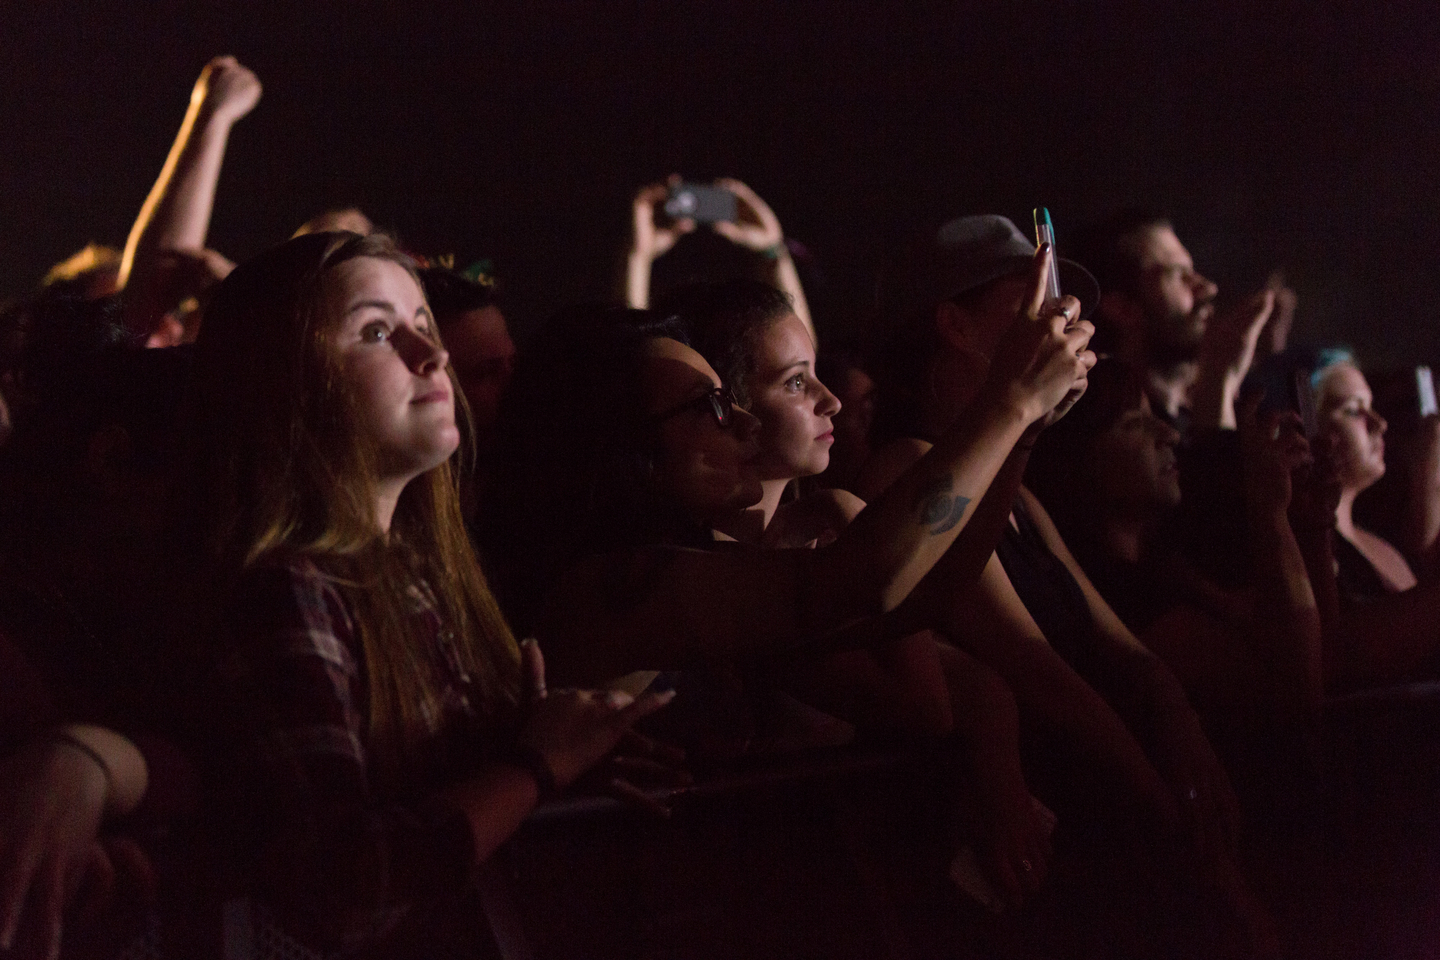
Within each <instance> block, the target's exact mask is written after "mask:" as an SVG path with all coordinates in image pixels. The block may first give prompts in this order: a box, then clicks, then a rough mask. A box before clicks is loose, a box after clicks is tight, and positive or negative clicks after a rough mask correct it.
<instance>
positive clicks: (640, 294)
mask: <svg viewBox="0 0 1440 960" xmlns="http://www.w3.org/2000/svg"><path fill="white" fill-rule="evenodd" d="M612 262H613V261H612ZM653 264H654V261H652V260H651V259H650V258H649V257H647V256H646V255H645V254H643V253H639V252H636V251H634V250H632V251H630V255H629V256H628V257H627V258H626V260H625V305H626V306H628V307H630V308H631V309H633V310H644V309H647V308H648V307H649V306H650V268H651V267H652V266H653Z"/></svg>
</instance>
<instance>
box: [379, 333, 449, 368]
mask: <svg viewBox="0 0 1440 960" xmlns="http://www.w3.org/2000/svg"><path fill="white" fill-rule="evenodd" d="M397 335H398V337H399V340H400V342H399V344H397V349H398V350H399V352H400V356H401V358H402V359H403V360H404V361H405V365H406V366H408V367H409V368H410V369H411V370H413V371H414V372H415V373H416V374H418V375H419V376H422V377H425V376H429V375H430V374H432V373H434V372H435V371H436V370H437V369H443V368H444V367H445V365H446V364H447V363H449V362H450V353H449V351H447V350H446V349H445V348H444V347H442V346H441V345H440V343H439V341H437V340H432V339H431V338H430V337H428V336H426V335H425V334H423V333H421V332H419V331H418V330H412V329H410V328H409V327H402V328H401V329H400V330H399V331H397V332H396V334H395V335H392V339H393V338H394V337H395V336H397Z"/></svg>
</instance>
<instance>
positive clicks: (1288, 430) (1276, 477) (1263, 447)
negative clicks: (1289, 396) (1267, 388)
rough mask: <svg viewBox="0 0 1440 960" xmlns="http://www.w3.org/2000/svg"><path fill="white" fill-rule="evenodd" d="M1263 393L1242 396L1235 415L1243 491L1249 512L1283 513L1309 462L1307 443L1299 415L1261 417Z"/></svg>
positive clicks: (1276, 414)
mask: <svg viewBox="0 0 1440 960" xmlns="http://www.w3.org/2000/svg"><path fill="white" fill-rule="evenodd" d="M1263 398H1264V394H1263V393H1261V392H1259V391H1257V392H1256V393H1255V394H1254V395H1253V396H1249V397H1245V398H1244V399H1243V400H1242V401H1241V404H1240V410H1239V414H1238V419H1239V423H1238V426H1239V430H1240V449H1241V453H1242V456H1243V459H1244V464H1245V492H1246V496H1247V497H1248V498H1249V500H1250V505H1251V509H1253V510H1256V511H1259V512H1262V513H1265V514H1266V515H1269V514H1277V513H1278V514H1282V515H1283V514H1284V513H1285V512H1286V510H1287V509H1288V508H1289V507H1290V501H1291V497H1292V496H1293V488H1294V484H1293V482H1292V477H1293V476H1294V474H1295V472H1296V471H1297V470H1300V469H1301V468H1302V467H1306V466H1308V465H1309V464H1310V463H1311V458H1310V444H1309V443H1308V442H1307V441H1306V440H1305V429H1304V426H1303V425H1302V424H1301V422H1300V415H1299V414H1298V413H1294V412H1286V413H1273V414H1271V415H1269V416H1264V417H1262V416H1261V415H1260V403H1261V400H1262V399H1263Z"/></svg>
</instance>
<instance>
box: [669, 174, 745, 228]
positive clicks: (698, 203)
mask: <svg viewBox="0 0 1440 960" xmlns="http://www.w3.org/2000/svg"><path fill="white" fill-rule="evenodd" d="M735 213H736V207H735V194H733V193H731V192H730V191H729V190H726V189H725V188H724V187H715V186H710V185H709V184H704V183H677V184H676V185H675V186H673V187H671V188H670V195H669V196H668V197H666V198H665V215H666V216H667V217H669V218H670V219H671V220H694V221H695V222H696V223H720V222H722V221H725V222H730V223H734V222H735Z"/></svg>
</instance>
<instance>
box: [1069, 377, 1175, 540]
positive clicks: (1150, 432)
mask: <svg viewBox="0 0 1440 960" xmlns="http://www.w3.org/2000/svg"><path fill="white" fill-rule="evenodd" d="M1179 442H1180V434H1179V433H1177V432H1176V431H1175V429H1174V428H1173V427H1171V426H1170V425H1169V424H1167V423H1165V421H1163V420H1161V419H1160V418H1159V417H1157V416H1155V414H1154V413H1153V412H1151V410H1150V400H1149V398H1148V397H1144V396H1142V397H1141V398H1140V405H1139V406H1138V407H1136V408H1135V409H1133V410H1127V411H1126V412H1125V413H1123V414H1121V415H1120V418H1119V419H1118V420H1116V421H1115V423H1113V424H1111V426H1110V429H1108V430H1106V431H1105V432H1104V433H1102V434H1101V435H1100V436H1099V437H1097V438H1096V441H1095V445H1094V447H1092V448H1091V451H1090V457H1089V460H1090V469H1091V475H1092V476H1093V477H1094V478H1095V481H1096V485H1097V487H1098V489H1097V490H1096V494H1097V496H1098V497H1099V499H1100V500H1101V502H1103V503H1104V504H1105V505H1106V506H1107V507H1109V508H1111V509H1113V510H1116V511H1118V512H1120V513H1127V514H1133V513H1137V512H1138V513H1142V514H1145V513H1152V512H1154V511H1156V510H1160V511H1166V510H1171V509H1173V508H1175V507H1177V506H1179V504H1180V470H1179V467H1178V466H1177V465H1176V461H1175V445H1176V444H1177V443H1179Z"/></svg>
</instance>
